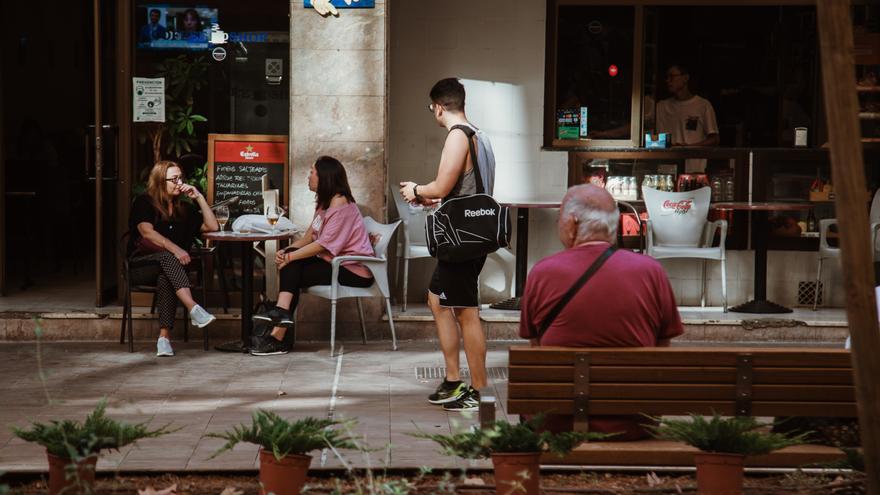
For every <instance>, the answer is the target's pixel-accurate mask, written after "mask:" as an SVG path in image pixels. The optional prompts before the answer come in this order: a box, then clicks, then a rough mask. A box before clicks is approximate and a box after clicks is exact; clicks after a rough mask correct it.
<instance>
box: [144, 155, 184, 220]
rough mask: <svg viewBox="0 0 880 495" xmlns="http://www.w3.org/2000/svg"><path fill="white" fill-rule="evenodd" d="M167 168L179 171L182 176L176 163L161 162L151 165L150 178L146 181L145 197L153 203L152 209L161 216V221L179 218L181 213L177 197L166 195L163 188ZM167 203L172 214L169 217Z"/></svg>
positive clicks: (166, 192)
mask: <svg viewBox="0 0 880 495" xmlns="http://www.w3.org/2000/svg"><path fill="white" fill-rule="evenodd" d="M169 168H177V170H180V174H181V176H182V175H183V169H182V168H181V167H180V165H179V164H178V163H177V162H173V161H171V160H161V161H158V162H156V164H155V165H153V169H152V170H150V177H149V179H147V196H149V198H150V200H151V201H152V202H153V207H154V208H156V209H157V210H158V211H159V214H160V215H162V219H163V220H168V219H169V218H170V216H173V217H179V216H180V215H181V214H182V213H183V205H181V203H180V201H177V199H178V198H179V196H172V195H170V194H168V188H167V187H165V186H166V184H167V182H166V181H165V179H166V178H167V174H168V169H169ZM169 203H170V204H171V206H172V214H171V215H170V216H169V215H168V204H169Z"/></svg>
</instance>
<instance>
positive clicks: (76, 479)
mask: <svg viewBox="0 0 880 495" xmlns="http://www.w3.org/2000/svg"><path fill="white" fill-rule="evenodd" d="M46 456H47V457H48V458H49V495H57V494H59V493H61V491H62V490H63V491H64V493H70V494H74V493H92V487H93V486H94V484H95V465H96V464H97V463H98V455H97V454H93V455H90V456H89V457H87V458H86V459H82V460H80V461H78V462H76V476H74V475H73V472H72V471H71V476H70V479H68V477H67V470H66V468H67V466H69V465H71V464H73V463H74V462H73V461H72V460H70V459H68V458H65V457H58V456H56V455H52V454H50V453H48V452H46Z"/></svg>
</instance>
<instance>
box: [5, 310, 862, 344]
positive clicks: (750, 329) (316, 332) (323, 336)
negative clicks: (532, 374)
mask: <svg viewBox="0 0 880 495" xmlns="http://www.w3.org/2000/svg"><path fill="white" fill-rule="evenodd" d="M102 310H103V311H101V312H89V311H72V312H55V313H26V312H4V313H0V341H32V340H35V339H36V338H37V333H36V332H37V328H38V327H39V328H40V329H41V335H40V339H41V340H49V341H114V340H115V341H118V339H119V332H120V327H121V324H122V319H121V318H122V311H121V308H118V307H117V308H114V307H108V308H102ZM178 314H179V315H182V313H178ZM681 314H682V320H683V323H684V325H685V334H684V335H682V336H681V337H679V338H678V339H676V342H679V343H685V342H688V343H702V342H705V343H740V344H749V343H760V344H807V345H837V344H840V345H843V341H844V340H845V339H846V337H847V335H848V328H847V324H846V318H845V314H844V313H843V311H842V310H839V309H837V310H835V309H829V310H822V311H817V312H812V311H808V310H801V309H796V310H795V312H794V313H792V314H789V315H743V314H737V313H721V312H720V311H711V310H692V309H688V308H681ZM215 315H216V316H217V321H216V322H214V323H213V324H212V325H211V326H210V327H208V328H207V330H208V331H209V332H210V334H209V337H210V339H211V342H212V343H218V342H221V341H225V340H231V339H236V338H239V337H240V334H241V326H240V325H241V317H240V315H239V314H237V313H233V312H230V314H223V313H222V312H221V310H217V312H216V313H215ZM328 316H329V315H328ZM480 317H481V320H482V321H483V328H484V330H485V331H486V337H487V338H488V340H492V341H519V340H520V339H519V336H518V329H519V312H516V311H500V310H491V309H486V310H483V311H481V315H480ZM753 317H754V318H753ZM394 325H395V329H396V333H397V338H398V340H401V341H433V340H436V330H435V326H434V321H433V317H432V316H431V314H430V311H429V310H428V308H427V307H425V306H424V305H421V306H418V305H413V306H409V307H408V308H407V311H406V312H402V311H400V308H395V312H394ZM366 326H367V338H368V339H369V340H371V341H375V340H390V339H391V334H390V331H389V328H388V322H387V317H384V316H383V317H382V319H381V320H375V321H368V322H367V324H366ZM133 331H134V337H135V340H136V341H145V342H147V341H152V340H154V339H155V336H156V335H157V334H158V331H159V328H158V322H157V320H156V317H155V315H152V314H150V313H149V308H135V313H134V329H133ZM336 332H337V339H339V340H342V341H360V339H361V329H360V324H359V322H358V320H357V319H356V316H355V317H352V316H351V315H349V316H348V317H347V318H344V319H340V320H338V322H337V330H336ZM173 338H174V340H181V339H182V338H183V320H182V319H181V316H178V319H177V323H176V325H175V329H174V333H173ZM189 338H190V339H192V340H195V341H198V340H201V339H202V330H200V329H197V328H190V329H189ZM297 339H298V340H300V341H326V340H329V322H328V321H326V320H324V321H306V322H303V323H301V324H300V325H298V326H297Z"/></svg>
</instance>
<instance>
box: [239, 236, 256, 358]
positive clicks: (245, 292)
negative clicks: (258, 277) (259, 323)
mask: <svg viewBox="0 0 880 495" xmlns="http://www.w3.org/2000/svg"><path fill="white" fill-rule="evenodd" d="M253 310H254V246H253V243H250V242H242V243H241V345H242V346H243V347H247V346H249V345H250V342H251V330H252V329H253V327H254V322H253V321H252V320H251V317H252V316H253Z"/></svg>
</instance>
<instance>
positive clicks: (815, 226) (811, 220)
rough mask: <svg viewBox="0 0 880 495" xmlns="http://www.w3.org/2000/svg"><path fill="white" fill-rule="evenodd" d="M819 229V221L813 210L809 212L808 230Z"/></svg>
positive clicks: (814, 230)
mask: <svg viewBox="0 0 880 495" xmlns="http://www.w3.org/2000/svg"><path fill="white" fill-rule="evenodd" d="M817 230H819V222H817V221H816V214H815V213H813V210H810V212H809V213H807V232H816V231H817Z"/></svg>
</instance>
